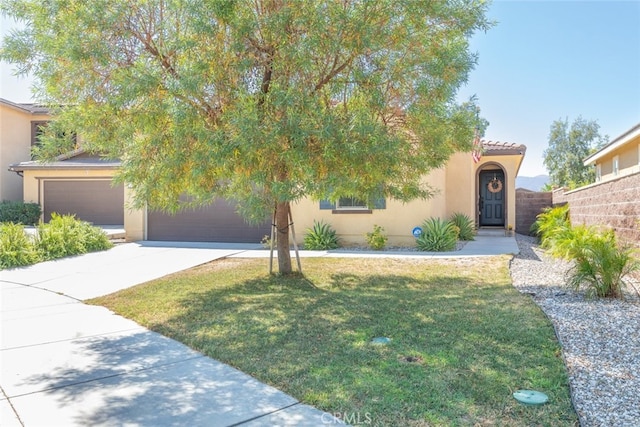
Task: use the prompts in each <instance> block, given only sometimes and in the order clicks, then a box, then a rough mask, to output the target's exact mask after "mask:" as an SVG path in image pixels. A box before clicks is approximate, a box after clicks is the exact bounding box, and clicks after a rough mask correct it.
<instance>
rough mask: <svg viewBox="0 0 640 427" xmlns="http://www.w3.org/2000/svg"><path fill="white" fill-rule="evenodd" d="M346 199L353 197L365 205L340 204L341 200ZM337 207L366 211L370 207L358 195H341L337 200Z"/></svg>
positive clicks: (338, 208)
mask: <svg viewBox="0 0 640 427" xmlns="http://www.w3.org/2000/svg"><path fill="white" fill-rule="evenodd" d="M345 199H351V200H353V201H357V202H360V203H363V205H358V206H341V205H340V200H345ZM336 209H337V210H349V211H356V210H362V211H366V210H369V209H370V208H369V207H368V206H367V205H366V203H365V202H364V201H363V200H359V199H358V198H356V197H341V198H340V199H339V200H338V201H337V202H336Z"/></svg>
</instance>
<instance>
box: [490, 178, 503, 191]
mask: <svg viewBox="0 0 640 427" xmlns="http://www.w3.org/2000/svg"><path fill="white" fill-rule="evenodd" d="M487 189H488V190H489V191H490V192H491V193H499V192H500V191H502V181H500V180H499V179H498V178H496V177H494V178H493V179H492V180H491V181H489V184H487Z"/></svg>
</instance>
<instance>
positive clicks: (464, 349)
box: [91, 256, 577, 426]
mask: <svg viewBox="0 0 640 427" xmlns="http://www.w3.org/2000/svg"><path fill="white" fill-rule="evenodd" d="M267 262H268V260H265V259H226V260H220V261H216V262H212V263H210V264H206V265H203V266H200V267H198V268H195V269H192V270H189V271H186V272H182V273H179V274H175V275H171V276H167V277H165V278H162V279H160V280H156V281H152V282H149V283H145V284H143V285H140V286H137V287H135V288H131V289H127V290H124V291H121V292H118V293H117V294H113V295H110V296H106V297H103V298H98V299H95V300H92V301H91V303H93V304H99V305H104V306H107V307H109V308H110V309H112V310H113V311H115V312H117V313H119V314H122V315H123V316H126V317H129V318H131V319H134V320H135V321H137V322H138V323H140V324H142V325H144V326H146V327H148V328H150V329H152V330H155V331H157V332H159V333H161V334H164V335H166V336H169V337H171V338H174V339H176V340H178V341H181V342H183V343H185V344H186V345H188V346H190V347H192V348H194V349H196V350H199V351H201V352H203V353H205V354H207V355H208V356H211V357H212V358H214V359H217V360H220V361H222V362H225V363H227V364H229V365H232V366H234V367H236V368H238V369H240V370H241V371H243V372H246V373H247V374H249V375H252V376H254V377H255V378H257V379H259V380H261V381H263V382H265V383H268V384H271V385H273V386H275V387H277V388H279V389H281V390H283V391H285V392H287V393H289V394H290V395H292V396H294V397H296V398H297V399H299V400H301V401H303V402H304V403H307V404H310V405H314V406H316V407H318V408H319V409H322V410H325V411H328V412H331V413H340V414H347V417H350V416H351V417H355V415H354V414H359V415H360V421H362V422H367V421H370V424H371V425H393V426H426V425H505V426H507V425H508V426H514V425H520V426H532V425H544V426H559V425H565V426H573V425H577V417H576V415H575V412H574V411H573V408H572V406H571V400H570V395H569V388H568V379H567V376H566V372H565V368H564V365H563V361H562V357H561V352H560V348H559V345H558V342H557V341H556V338H555V335H554V332H553V328H552V326H551V324H550V323H549V321H548V319H547V318H546V317H545V315H544V314H543V313H542V312H541V311H540V309H539V308H538V307H537V306H536V305H535V304H534V303H533V302H532V301H531V299H530V298H529V297H527V296H525V295H521V294H519V293H518V292H517V291H516V290H515V289H514V288H513V287H512V286H511V282H510V277H509V270H508V262H509V258H508V257H506V256H505V257H492V258H476V259H471V258H468V259H449V260H433V259H432V260H395V259H353V258H343V259H340V258H317V259H305V260H304V262H303V268H304V269H305V277H304V278H302V277H293V278H280V277H275V276H274V277H269V276H268V275H267ZM375 337H389V338H391V341H390V343H389V344H387V345H377V344H372V343H371V340H372V338H375ZM518 389H534V390H539V391H542V392H544V393H546V394H547V395H548V396H549V403H547V404H546V405H544V406H542V407H530V406H524V405H522V404H519V403H518V402H517V401H516V400H514V399H513V397H512V394H513V392H514V391H516V390H518ZM352 419H356V418H352Z"/></svg>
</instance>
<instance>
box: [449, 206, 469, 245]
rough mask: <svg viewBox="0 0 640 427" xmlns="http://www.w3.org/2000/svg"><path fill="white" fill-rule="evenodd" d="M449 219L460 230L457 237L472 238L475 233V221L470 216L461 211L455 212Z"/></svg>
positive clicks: (461, 238)
mask: <svg viewBox="0 0 640 427" xmlns="http://www.w3.org/2000/svg"><path fill="white" fill-rule="evenodd" d="M449 220H450V221H451V222H452V223H453V224H454V225H455V226H456V227H458V229H459V230H460V231H459V233H458V239H460V240H474V239H475V238H474V236H475V235H476V227H475V223H474V222H473V220H472V219H471V218H469V217H468V216H467V215H465V214H463V213H461V212H455V213H454V214H453V215H451V218H449Z"/></svg>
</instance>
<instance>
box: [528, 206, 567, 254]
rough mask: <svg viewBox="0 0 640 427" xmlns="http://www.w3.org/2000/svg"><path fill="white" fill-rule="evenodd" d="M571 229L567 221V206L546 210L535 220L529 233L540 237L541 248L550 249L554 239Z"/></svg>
mask: <svg viewBox="0 0 640 427" xmlns="http://www.w3.org/2000/svg"><path fill="white" fill-rule="evenodd" d="M570 228H571V221H570V220H569V206H568V205H565V206H560V207H556V208H547V209H545V210H544V211H543V212H542V213H541V214H539V215H538V216H537V218H536V222H535V223H534V224H533V225H532V227H531V229H532V230H531V231H532V232H534V234H536V235H537V236H538V237H540V244H541V246H542V247H543V248H550V247H551V246H553V244H554V239H555V238H556V237H559V235H560V234H562V233H565V232H566V231H568V230H569V229H570Z"/></svg>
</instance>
